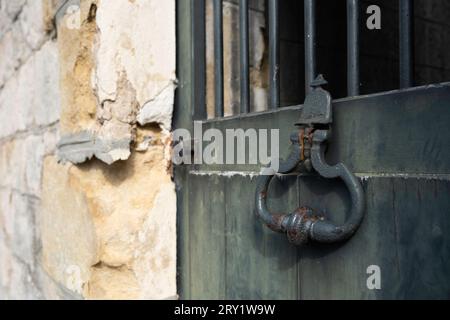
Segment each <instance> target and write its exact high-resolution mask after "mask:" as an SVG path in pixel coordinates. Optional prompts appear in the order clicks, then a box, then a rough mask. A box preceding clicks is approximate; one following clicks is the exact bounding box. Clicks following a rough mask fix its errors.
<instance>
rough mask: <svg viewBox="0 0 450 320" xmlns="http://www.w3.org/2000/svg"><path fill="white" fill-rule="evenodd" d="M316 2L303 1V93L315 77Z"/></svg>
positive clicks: (309, 88) (308, 88)
mask: <svg viewBox="0 0 450 320" xmlns="http://www.w3.org/2000/svg"><path fill="white" fill-rule="evenodd" d="M315 20H316V2H315V0H305V92H306V94H307V93H308V92H309V91H310V90H311V82H312V81H313V80H314V78H315V77H316V21H315Z"/></svg>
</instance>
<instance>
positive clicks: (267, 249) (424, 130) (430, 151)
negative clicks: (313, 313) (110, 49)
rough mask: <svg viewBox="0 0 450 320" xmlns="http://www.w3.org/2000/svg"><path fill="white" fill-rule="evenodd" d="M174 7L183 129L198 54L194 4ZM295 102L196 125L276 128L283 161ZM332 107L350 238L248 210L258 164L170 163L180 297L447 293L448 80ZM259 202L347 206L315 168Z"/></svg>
mask: <svg viewBox="0 0 450 320" xmlns="http://www.w3.org/2000/svg"><path fill="white" fill-rule="evenodd" d="M178 6H179V8H178V11H179V14H178V25H179V27H178V31H179V35H178V36H179V58H178V59H179V69H178V73H179V79H180V84H179V91H178V106H177V108H178V109H177V110H178V111H177V113H176V119H175V123H176V126H177V127H179V128H188V129H192V122H193V120H195V119H196V118H201V116H199V114H201V112H202V111H201V110H198V109H197V108H198V106H199V105H201V104H202V101H200V100H201V99H202V92H201V91H197V90H198V86H197V85H196V81H197V79H198V78H197V77H196V72H197V70H198V68H199V64H200V67H201V61H199V60H197V59H198V56H199V54H198V53H199V51H196V50H203V49H204V48H202V45H201V41H200V42H196V39H195V34H196V32H195V31H196V29H195V28H196V25H195V24H193V23H192V21H193V19H194V16H195V15H196V14H198V12H196V6H195V5H193V3H192V2H190V1H179V2H178ZM200 56H201V55H200ZM300 109H301V106H292V107H286V108H279V109H276V110H272V111H267V112H261V113H254V114H245V115H238V116H233V117H228V118H220V119H213V120H203V121H202V127H203V130H206V129H207V128H217V129H219V130H221V131H224V130H225V129H227V128H231V129H233V128H242V129H244V130H245V129H248V128H256V129H259V128H264V129H272V128H277V129H279V130H280V134H279V136H280V148H281V149H280V153H281V155H282V156H284V157H285V156H287V155H288V154H289V148H290V143H289V136H290V134H291V133H292V132H295V130H296V128H295V126H294V123H295V122H296V121H297V119H298V118H299V114H300ZM333 113H334V114H333V117H334V119H333V137H332V139H331V141H330V142H329V148H328V151H327V154H326V158H327V162H329V163H337V162H343V163H345V164H346V165H347V167H348V168H349V169H350V171H352V172H353V173H355V175H356V176H357V177H358V178H359V180H360V182H361V183H362V186H363V190H364V194H365V202H366V205H365V217H364V220H363V222H362V224H361V226H360V228H359V229H358V230H357V232H356V234H355V235H354V236H353V237H351V238H350V239H349V240H348V241H345V242H341V243H337V244H315V243H310V244H307V245H304V246H295V245H293V244H290V243H289V242H288V241H287V239H286V237H285V236H284V235H282V234H277V233H274V232H273V231H271V230H270V229H268V228H267V227H265V226H264V225H263V224H262V223H261V221H259V220H258V219H257V218H256V216H255V206H254V198H255V190H256V181H257V176H258V172H259V170H260V166H253V167H252V166H248V165H247V166H240V165H226V166H223V165H222V166H221V165H186V164H183V165H179V166H175V179H176V184H177V188H178V235H179V240H178V266H179V267H178V276H179V281H178V285H179V292H180V296H181V298H183V299H191V298H192V299H195V298H200V299H206V298H209V299H241V298H245V299H401V298H450V233H449V230H450V180H449V178H450V177H449V174H450V160H449V159H450V125H449V123H450V84H449V83H443V84H439V85H430V86H426V87H416V88H409V89H403V90H397V91H391V92H384V93H379V94H373V95H367V96H356V97H352V98H344V99H338V100H335V101H333ZM268 205H269V207H270V208H271V210H272V211H274V212H291V211H292V210H294V209H295V208H297V207H299V206H308V207H311V208H314V209H315V210H317V211H319V212H321V213H323V214H324V215H325V216H327V217H329V218H330V219H332V220H333V221H340V222H342V221H344V220H345V219H346V214H347V211H348V209H349V207H350V205H351V204H350V198H349V194H348V192H347V189H346V188H345V186H344V184H343V183H342V182H341V181H340V180H337V179H324V178H322V177H320V176H319V175H318V174H314V173H312V174H306V175H286V176H283V177H280V178H277V179H274V181H272V183H271V185H270V189H269V193H268ZM373 272H379V275H380V278H379V280H380V283H378V285H376V286H375V287H374V286H371V285H370V280H371V279H370V276H371V275H372V274H373Z"/></svg>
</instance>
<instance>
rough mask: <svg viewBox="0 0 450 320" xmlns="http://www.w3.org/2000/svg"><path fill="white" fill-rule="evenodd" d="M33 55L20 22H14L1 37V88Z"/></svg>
mask: <svg viewBox="0 0 450 320" xmlns="http://www.w3.org/2000/svg"><path fill="white" fill-rule="evenodd" d="M30 55H31V48H30V47H29V46H28V43H27V42H26V41H25V36H24V34H23V32H22V29H21V28H20V25H19V24H18V23H14V24H13V25H12V27H11V29H9V31H7V32H6V33H5V34H4V35H3V37H2V38H0V88H1V87H3V86H4V85H5V83H6V81H7V80H8V79H10V78H11V76H12V75H13V73H14V72H15V70H16V69H18V68H19V66H20V65H21V64H22V63H24V62H25V60H26V59H27V58H28V57H29V56H30Z"/></svg>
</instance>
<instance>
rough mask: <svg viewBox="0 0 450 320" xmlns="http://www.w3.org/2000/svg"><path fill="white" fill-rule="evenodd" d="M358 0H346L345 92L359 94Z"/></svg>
mask: <svg viewBox="0 0 450 320" xmlns="http://www.w3.org/2000/svg"><path fill="white" fill-rule="evenodd" d="M358 2H359V1H358V0H347V92H348V95H349V96H357V95H359V30H358V28H359V3H358Z"/></svg>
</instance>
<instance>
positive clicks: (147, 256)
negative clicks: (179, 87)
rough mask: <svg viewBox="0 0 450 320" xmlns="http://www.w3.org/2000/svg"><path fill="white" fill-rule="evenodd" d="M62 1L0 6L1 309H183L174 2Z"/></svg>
mask: <svg viewBox="0 0 450 320" xmlns="http://www.w3.org/2000/svg"><path fill="white" fill-rule="evenodd" d="M63 2H64V1H63V0H43V1H41V0H28V1H26V0H21V1H16V2H15V4H16V6H14V4H13V1H11V2H8V5H7V6H5V5H4V3H5V2H4V1H3V0H0V4H1V6H0V8H1V9H0V18H1V17H6V20H5V21H6V22H5V23H4V25H3V24H1V23H0V32H2V33H3V35H0V74H1V75H0V118H1V119H7V120H8V121H3V122H2V123H1V125H0V177H1V178H2V179H1V181H0V298H8V299H19V298H22V299H23V298H24V299H41V298H51V299H61V298H64V299H77V298H89V299H98V298H112V299H116V298H158V299H159V298H169V297H175V296H176V253H175V250H176V241H175V240H176V233H175V217H176V199H175V189H174V185H173V182H172V179H171V163H170V153H171V137H170V128H171V119H172V111H173V100H174V90H175V83H176V81H175V1H173V0H170V1H164V2H163V3H161V2H160V1H158V0H145V1H144V0H135V1H128V2H125V1H117V2H108V1H100V0H98V1H96V0H87V1H81V2H80V3H79V5H80V7H79V9H80V10H79V11H77V12H78V13H79V14H80V24H79V26H77V25H73V23H72V24H70V23H68V22H69V21H68V20H67V19H70V18H72V19H73V18H74V17H73V16H72V17H66V16H65V15H64V14H65V9H64V8H63V10H61V11H60V14H61V15H62V18H61V19H60V20H59V24H58V32H57V36H58V38H57V40H54V39H50V38H51V37H52V34H54V33H53V16H54V14H55V12H56V9H57V8H58V6H59V5H60V4H61V3H63ZM71 3H72V4H74V3H75V5H76V4H77V2H76V1H73V2H71ZM72 22H73V21H72ZM2 23H3V21H2ZM149 26H150V27H151V28H152V30H154V31H155V32H150V33H149V32H147V30H148V28H149ZM111 30H112V32H111ZM116 41H117V42H116ZM118 44H119V45H118ZM110 88H112V90H109V89H110ZM59 124H60V125H61V127H60V128H59ZM60 132H61V133H62V137H63V138H62V139H60ZM58 141H59V147H57V146H56V145H57V143H58ZM137 149H138V150H139V152H137ZM56 153H58V156H59V157H60V158H61V159H62V160H68V161H69V162H72V163H82V162H85V163H82V164H79V165H73V164H69V163H66V164H63V163H58V161H57V156H56ZM61 154H64V155H63V156H61ZM93 157H95V158H98V159H100V160H101V161H98V160H96V159H91V158H93Z"/></svg>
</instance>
